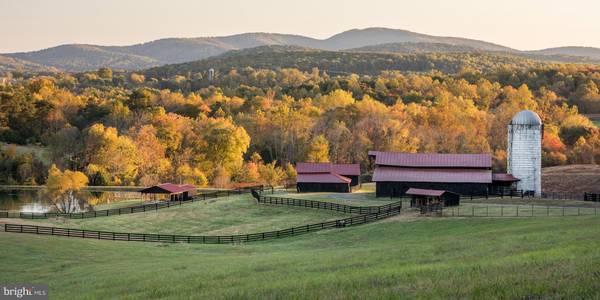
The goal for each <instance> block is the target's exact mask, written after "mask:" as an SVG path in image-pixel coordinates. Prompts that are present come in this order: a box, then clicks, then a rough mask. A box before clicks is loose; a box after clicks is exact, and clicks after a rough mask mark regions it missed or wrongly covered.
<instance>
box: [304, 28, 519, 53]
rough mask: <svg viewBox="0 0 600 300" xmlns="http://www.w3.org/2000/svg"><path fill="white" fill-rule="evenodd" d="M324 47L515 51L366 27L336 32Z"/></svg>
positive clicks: (500, 47)
mask: <svg viewBox="0 0 600 300" xmlns="http://www.w3.org/2000/svg"><path fill="white" fill-rule="evenodd" d="M322 42H323V46H322V47H315V48H322V49H329V50H343V49H352V48H359V47H365V46H371V45H378V44H389V43H407V42H411V43H441V44H449V45H459V46H468V47H472V48H475V49H479V50H487V51H513V50H514V49H511V48H509V47H505V46H501V45H496V44H492V43H488V42H484V41H478V40H472V39H465V38H456V37H442V36H433V35H426V34H421V33H416V32H412V31H407V30H401V29H389V28H366V29H352V30H348V31H345V32H342V33H340V34H336V35H334V36H332V37H330V38H328V39H326V40H323V41H322Z"/></svg>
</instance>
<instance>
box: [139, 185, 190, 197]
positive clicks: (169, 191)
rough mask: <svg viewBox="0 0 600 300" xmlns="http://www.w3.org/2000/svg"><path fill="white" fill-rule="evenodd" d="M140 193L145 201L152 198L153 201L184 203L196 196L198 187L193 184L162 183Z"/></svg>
mask: <svg viewBox="0 0 600 300" xmlns="http://www.w3.org/2000/svg"><path fill="white" fill-rule="evenodd" d="M140 193H142V198H143V199H144V198H145V197H150V198H151V199H152V200H170V201H183V200H188V199H190V197H191V196H194V195H195V194H196V187H195V186H193V185H191V184H173V183H161V184H158V185H154V186H151V187H147V188H145V189H143V190H141V191H140Z"/></svg>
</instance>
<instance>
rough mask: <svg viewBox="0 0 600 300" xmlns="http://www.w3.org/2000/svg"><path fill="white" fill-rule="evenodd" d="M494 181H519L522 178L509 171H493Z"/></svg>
mask: <svg viewBox="0 0 600 300" xmlns="http://www.w3.org/2000/svg"><path fill="white" fill-rule="evenodd" d="M492 180H493V181H519V180H521V179H519V178H517V177H515V176H513V175H512V174H507V173H493V174H492Z"/></svg>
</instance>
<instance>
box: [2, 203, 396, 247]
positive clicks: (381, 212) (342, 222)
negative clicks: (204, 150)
mask: <svg viewBox="0 0 600 300" xmlns="http://www.w3.org/2000/svg"><path fill="white" fill-rule="evenodd" d="M317 202H318V201H317ZM288 203H289V202H288ZM290 205H291V204H290ZM298 206H299V205H298ZM314 208H317V207H314ZM373 209H374V210H376V207H373ZM401 209H402V205H401V204H400V206H394V205H384V206H382V207H381V208H380V209H377V210H378V212H374V213H368V214H362V215H358V216H353V217H348V218H343V219H338V220H333V221H327V222H322V223H316V224H308V225H301V226H296V227H291V228H287V229H282V230H275V231H268V232H259V233H251V234H237V235H219V236H189V235H172V234H149V233H126V232H112V231H97V230H84V229H72V228H59V227H47V226H36V225H21V224H2V225H1V226H0V229H2V231H5V232H12V233H29V234H41V235H54V236H65V237H77V238H87V239H98V240H111V241H135V242H162V243H202V244H227V243H245V242H254V241H263V240H269V239H278V238H285V237H291V236H296V235H300V234H305V233H309V232H315V231H320V230H324V229H328V228H340V227H346V226H356V225H361V224H366V223H370V222H374V221H377V220H381V219H385V218H388V217H391V216H395V215H398V214H400V211H401Z"/></svg>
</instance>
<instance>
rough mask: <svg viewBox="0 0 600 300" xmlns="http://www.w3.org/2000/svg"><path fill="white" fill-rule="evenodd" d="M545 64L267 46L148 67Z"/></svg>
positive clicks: (352, 68)
mask: <svg viewBox="0 0 600 300" xmlns="http://www.w3.org/2000/svg"><path fill="white" fill-rule="evenodd" d="M539 65H541V64H540V63H538V62H535V61H532V60H528V59H525V58H521V57H513V56H506V55H491V54H487V53H447V54H441V55H440V54H436V53H431V54H427V53H418V54H393V53H368V52H344V51H324V50H315V49H308V48H300V47H293V46H263V47H257V48H251V49H244V50H238V51H232V52H228V53H226V54H223V55H220V56H216V57H211V58H207V59H204V60H199V61H194V62H188V63H182V64H173V65H166V66H160V67H155V68H151V69H148V70H146V71H144V74H145V75H146V76H147V77H156V78H161V77H162V78H165V77H170V76H173V75H181V74H187V73H188V72H191V73H198V72H205V71H206V70H208V69H210V68H214V69H215V70H216V71H217V72H221V73H222V72H228V71H229V70H230V69H232V68H237V69H243V68H245V67H252V68H255V69H260V68H264V69H278V68H297V69H299V70H303V71H310V70H311V69H312V68H319V69H320V70H323V71H326V72H328V73H329V74H340V73H341V74H344V73H356V74H369V75H375V74H379V73H380V72H381V71H385V70H397V71H403V72H430V71H433V70H439V71H442V72H444V73H450V74H454V73H457V72H459V71H460V70H462V69H463V68H471V69H474V70H480V71H489V70H493V69H496V68H498V67H500V66H503V67H515V68H528V67H533V66H539Z"/></svg>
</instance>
